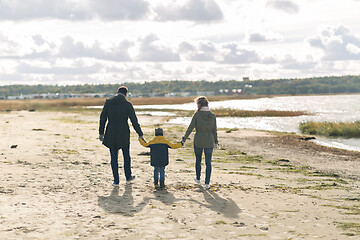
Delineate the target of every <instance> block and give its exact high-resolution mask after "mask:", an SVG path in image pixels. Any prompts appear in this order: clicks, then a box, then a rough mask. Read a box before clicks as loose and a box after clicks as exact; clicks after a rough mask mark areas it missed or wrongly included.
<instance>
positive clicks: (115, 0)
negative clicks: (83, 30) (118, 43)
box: [0, 0, 149, 20]
mask: <svg viewBox="0 0 360 240" xmlns="http://www.w3.org/2000/svg"><path fill="white" fill-rule="evenodd" d="M148 12H149V3H148V2H147V1H145V0H131V1H128V0H103V1H97V0H85V1H76V0H63V1H58V0H26V1H22V0H11V1H6V0H0V19H3V20H26V19H43V18H55V19H65V20H89V19H93V18H95V17H98V18H100V19H105V20H109V19H111V20H124V19H130V20H137V19H141V18H144V17H145V16H146V15H147V14H148Z"/></svg>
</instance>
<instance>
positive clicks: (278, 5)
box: [266, 0, 299, 14]
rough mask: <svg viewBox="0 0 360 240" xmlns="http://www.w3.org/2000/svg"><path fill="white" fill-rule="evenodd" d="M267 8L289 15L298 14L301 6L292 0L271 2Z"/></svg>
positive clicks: (274, 0)
mask: <svg viewBox="0 0 360 240" xmlns="http://www.w3.org/2000/svg"><path fill="white" fill-rule="evenodd" d="M266 6H268V7H272V8H275V9H277V10H279V11H283V12H286V13H289V14H296V13H298V12H299V6H298V5H297V4H296V3H294V2H293V1H291V0H269V1H268V2H267V3H266Z"/></svg>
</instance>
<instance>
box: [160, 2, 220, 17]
mask: <svg viewBox="0 0 360 240" xmlns="http://www.w3.org/2000/svg"><path fill="white" fill-rule="evenodd" d="M155 12H156V14H157V15H158V20H160V21H177V20H187V21H195V22H209V21H210V22H211V21H219V20H222V19H223V17H224V16H223V13H222V11H221V9H220V7H219V5H218V4H217V3H216V1H215V0H188V1H187V2H186V3H185V4H184V5H177V4H169V5H166V6H158V7H156V8H155Z"/></svg>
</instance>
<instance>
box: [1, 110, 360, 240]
mask: <svg viewBox="0 0 360 240" xmlns="http://www.w3.org/2000/svg"><path fill="white" fill-rule="evenodd" d="M98 118H99V113H76V112H74V113H62V112H28V111H15V112H9V113H0V129H1V132H2V134H1V140H0V169H1V174H0V223H1V224H0V239H358V238H359V236H360V218H359V214H360V203H359V200H360V188H359V186H360V184H359V183H360V182H359V179H360V171H359V170H360V166H359V153H358V152H350V151H344V150H337V149H333V148H327V147H322V146H319V145H316V144H314V143H312V142H309V141H305V140H301V139H299V136H296V135H292V134H279V133H272V132H263V131H255V130H238V131H232V132H226V131H225V130H221V131H219V140H220V148H219V149H218V150H216V151H215V152H214V155H213V172H212V177H211V183H210V185H211V188H210V190H205V189H204V170H205V166H203V170H202V172H203V174H202V176H201V185H197V184H196V183H195V182H194V181H193V177H194V175H195V168H194V154H193V150H192V143H191V142H192V141H191V140H192V139H191V140H190V141H188V142H186V144H185V146H184V147H183V148H180V149H177V150H170V164H169V166H167V167H166V181H165V183H166V186H167V188H166V189H165V190H157V189H155V188H154V187H153V179H152V170H153V169H152V167H151V166H150V164H149V156H148V155H147V153H148V151H149V149H147V148H144V147H142V146H141V145H140V143H139V142H138V141H137V136H136V134H135V132H134V130H131V132H132V137H131V150H130V152H131V157H132V171H133V174H134V175H136V179H135V180H134V181H132V182H131V183H126V182H125V177H124V173H123V169H122V166H123V164H122V157H121V154H120V159H119V162H120V167H121V169H120V186H119V187H113V186H112V174H111V168H110V156H109V151H108V149H107V148H106V147H104V146H103V145H101V143H100V142H99V140H98V139H97V137H98V131H97V129H98ZM166 120H167V119H166V117H150V116H139V121H140V124H141V125H142V127H143V131H144V132H145V138H146V139H148V140H149V139H151V138H152V137H153V131H154V128H155V127H158V126H161V127H163V128H164V133H165V136H166V137H167V138H169V139H171V140H172V141H173V142H176V141H179V140H180V139H181V137H182V135H183V134H184V131H185V128H184V127H182V126H176V125H170V124H167V123H166ZM192 137H193V134H192V135H191V136H190V138H192Z"/></svg>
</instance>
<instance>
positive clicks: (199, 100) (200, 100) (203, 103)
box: [194, 96, 209, 111]
mask: <svg viewBox="0 0 360 240" xmlns="http://www.w3.org/2000/svg"><path fill="white" fill-rule="evenodd" d="M194 100H195V102H196V104H197V106H198V109H197V111H200V109H201V108H202V107H204V106H209V100H208V99H207V98H206V97H205V96H200V97H197V98H195V99H194Z"/></svg>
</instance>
